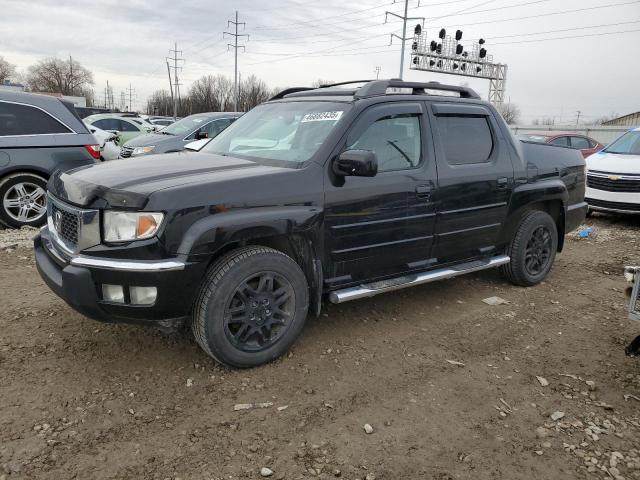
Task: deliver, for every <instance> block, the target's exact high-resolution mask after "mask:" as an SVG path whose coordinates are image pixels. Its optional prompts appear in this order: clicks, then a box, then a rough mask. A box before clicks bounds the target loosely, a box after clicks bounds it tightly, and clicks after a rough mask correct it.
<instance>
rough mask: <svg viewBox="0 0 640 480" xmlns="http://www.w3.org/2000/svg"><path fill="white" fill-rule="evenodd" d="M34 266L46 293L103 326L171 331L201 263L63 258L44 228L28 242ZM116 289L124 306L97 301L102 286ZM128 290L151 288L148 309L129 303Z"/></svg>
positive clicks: (184, 311) (189, 299)
mask: <svg viewBox="0 0 640 480" xmlns="http://www.w3.org/2000/svg"><path fill="white" fill-rule="evenodd" d="M34 251H35V259H36V266H37V268H38V272H39V273H40V276H41V277H42V279H43V280H44V281H45V283H46V284H47V285H48V286H49V288H50V289H51V290H52V291H53V292H54V293H55V294H56V295H58V296H59V297H60V298H61V299H63V300H64V301H65V302H66V303H68V304H69V305H70V306H71V307H72V308H73V309H74V310H76V311H78V312H79V313H81V314H83V315H85V316H87V317H89V318H92V319H94V320H98V321H101V322H109V323H134V324H142V325H155V326H160V327H174V326H177V325H180V324H182V323H183V322H184V320H185V318H186V317H187V316H188V315H189V313H190V310H191V306H192V304H193V301H194V299H195V296H196V294H197V291H198V289H199V287H200V281H201V279H202V278H203V275H204V271H205V268H206V264H200V263H187V262H184V261H182V260H180V259H165V260H159V261H145V262H136V261H122V260H112V259H105V258H96V257H83V256H77V257H73V258H72V259H70V261H69V260H68V259H66V258H64V256H63V255H61V254H60V253H59V252H58V251H57V250H56V248H55V245H54V244H53V243H52V241H51V238H50V237H49V232H48V230H47V229H46V228H44V229H43V230H42V231H41V233H40V234H39V235H37V236H36V238H35V239H34ZM104 284H108V285H121V286H123V290H124V291H125V292H127V293H125V303H124V304H121V303H112V302H108V301H105V300H103V298H102V285H104ZM131 286H142V287H145V286H153V287H156V288H157V291H158V294H157V299H156V301H155V303H153V304H152V305H133V304H131V303H130V298H129V294H128V291H129V290H128V289H129V287H131Z"/></svg>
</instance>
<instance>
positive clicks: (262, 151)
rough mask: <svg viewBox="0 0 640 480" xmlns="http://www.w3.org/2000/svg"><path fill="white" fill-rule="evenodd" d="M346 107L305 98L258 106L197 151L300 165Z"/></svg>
mask: <svg viewBox="0 0 640 480" xmlns="http://www.w3.org/2000/svg"><path fill="white" fill-rule="evenodd" d="M349 108H350V106H349V104H348V103H337V102H309V101H303V102H282V103H268V104H265V105H259V106H257V107H256V108H254V109H253V110H251V111H250V112H249V113H247V114H245V115H243V116H242V117H240V118H239V119H238V120H236V121H235V122H234V123H233V124H231V126H229V127H228V128H227V129H226V130H224V131H223V132H222V133H221V134H220V135H218V136H217V137H216V138H214V139H213V140H212V141H211V142H209V143H208V144H207V146H206V147H204V148H203V149H202V150H201V151H202V152H208V153H217V154H220V155H231V156H234V157H240V158H245V159H249V160H276V161H285V162H291V163H296V164H300V163H303V162H306V161H307V160H309V159H310V158H311V157H312V156H313V155H314V154H315V153H316V152H317V151H318V148H320V145H322V143H323V142H324V140H325V139H326V138H327V135H329V132H331V130H332V129H333V127H334V126H335V124H336V123H337V122H338V120H340V118H341V117H342V115H343V114H344V113H345V111H346V110H347V109H349ZM168 128H170V127H168Z"/></svg>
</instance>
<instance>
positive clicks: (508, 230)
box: [500, 178, 569, 251]
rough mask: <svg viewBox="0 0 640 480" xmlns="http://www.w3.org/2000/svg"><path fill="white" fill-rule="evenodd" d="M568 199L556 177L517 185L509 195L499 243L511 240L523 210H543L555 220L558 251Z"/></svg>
mask: <svg viewBox="0 0 640 480" xmlns="http://www.w3.org/2000/svg"><path fill="white" fill-rule="evenodd" d="M568 201H569V193H568V191H567V187H566V185H565V184H564V182H563V181H562V180H560V179H558V178H554V179H549V180H542V181H538V182H535V183H526V184H521V185H517V186H516V187H515V188H514V190H513V193H512V195H511V201H510V203H509V210H508V213H507V220H506V222H505V224H504V225H505V226H504V228H503V230H502V233H501V235H500V243H501V244H503V245H507V244H508V243H509V242H510V241H511V239H512V238H513V235H514V234H515V232H516V229H517V228H518V225H519V224H520V219H521V218H522V217H523V215H524V214H525V212H527V211H529V210H543V211H545V212H547V213H549V214H550V215H551V216H552V217H553V218H554V220H555V221H556V225H557V227H558V251H562V247H563V246H564V232H565V228H564V219H565V214H566V209H567V204H568Z"/></svg>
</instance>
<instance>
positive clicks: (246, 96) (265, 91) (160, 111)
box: [147, 75, 278, 117]
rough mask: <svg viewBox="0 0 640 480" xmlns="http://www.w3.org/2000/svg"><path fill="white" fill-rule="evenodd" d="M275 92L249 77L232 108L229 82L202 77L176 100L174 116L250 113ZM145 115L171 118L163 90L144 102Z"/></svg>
mask: <svg viewBox="0 0 640 480" xmlns="http://www.w3.org/2000/svg"><path fill="white" fill-rule="evenodd" d="M277 91H278V89H275V90H274V89H270V88H269V87H268V86H267V84H266V83H265V82H263V81H262V80H260V79H258V78H257V77H256V76H255V75H251V76H249V77H247V78H245V79H243V80H242V81H241V82H239V85H238V105H237V108H236V106H235V92H234V88H233V80H232V79H230V78H228V77H225V76H224V75H204V76H202V77H200V78H199V79H198V80H196V81H195V82H193V83H192V84H191V86H190V87H189V90H188V91H187V94H186V95H184V96H180V97H179V100H178V116H179V117H185V116H187V115H191V114H194V113H201V112H231V111H234V109H237V110H238V111H240V112H246V111H248V110H251V109H252V108H253V107H255V106H256V105H258V104H260V103H263V102H265V101H267V100H268V99H269V98H271V97H272V96H273V95H275V93H276V92H277ZM147 113H149V114H153V115H168V116H171V115H173V99H172V97H171V93H170V92H169V91H167V90H157V91H155V92H154V93H153V94H151V96H150V97H149V98H148V99H147Z"/></svg>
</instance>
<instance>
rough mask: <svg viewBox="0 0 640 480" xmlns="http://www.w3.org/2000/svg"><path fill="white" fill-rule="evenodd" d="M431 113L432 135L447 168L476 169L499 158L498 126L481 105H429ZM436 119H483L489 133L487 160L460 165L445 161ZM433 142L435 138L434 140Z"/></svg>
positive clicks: (442, 142) (490, 114)
mask: <svg viewBox="0 0 640 480" xmlns="http://www.w3.org/2000/svg"><path fill="white" fill-rule="evenodd" d="M430 106H431V112H432V115H433V119H434V123H433V127H432V129H431V130H432V135H433V136H434V137H437V138H438V140H437V142H438V144H439V150H440V151H441V154H442V155H443V161H444V162H445V163H446V165H447V167H448V168H451V169H464V168H477V167H484V166H486V165H492V164H495V163H496V162H497V161H498V158H499V152H498V148H497V147H498V145H499V142H500V138H499V136H498V133H499V131H498V128H499V127H498V125H497V124H496V120H495V119H494V118H493V116H492V113H491V112H490V111H489V110H488V109H487V108H485V107H484V106H483V105H475V104H470V105H461V104H454V103H431V105H430ZM438 117H472V118H484V119H485V121H486V122H487V127H488V129H489V133H490V135H491V151H490V152H489V155H488V156H487V160H486V161H484V162H476V163H460V164H452V163H449V162H448V161H447V157H446V153H445V146H444V140H443V138H442V136H441V135H440V130H439V128H438ZM434 140H435V138H434Z"/></svg>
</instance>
